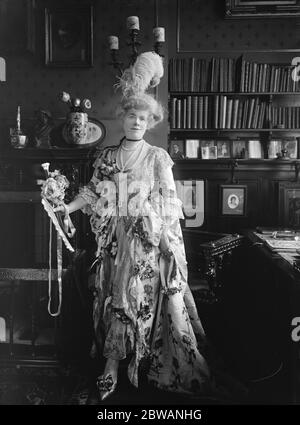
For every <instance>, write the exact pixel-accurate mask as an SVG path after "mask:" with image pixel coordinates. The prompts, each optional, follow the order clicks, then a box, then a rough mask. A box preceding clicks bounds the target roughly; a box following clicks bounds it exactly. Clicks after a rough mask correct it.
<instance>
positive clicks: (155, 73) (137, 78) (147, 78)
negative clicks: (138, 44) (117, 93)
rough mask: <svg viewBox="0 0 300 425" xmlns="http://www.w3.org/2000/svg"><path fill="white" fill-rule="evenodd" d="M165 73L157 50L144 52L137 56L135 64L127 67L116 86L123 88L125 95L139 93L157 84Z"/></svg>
mask: <svg viewBox="0 0 300 425" xmlns="http://www.w3.org/2000/svg"><path fill="white" fill-rule="evenodd" d="M163 75H164V67H163V62H162V58H161V57H160V56H159V55H158V54H157V53H155V52H144V53H141V54H140V55H139V56H138V57H137V59H136V61H135V63H134V65H131V66H130V67H129V68H127V69H125V71H124V72H123V74H122V75H121V77H119V83H118V84H116V87H117V88H121V90H122V92H123V95H124V96H125V97H128V96H132V95H138V94H141V93H145V91H146V90H147V89H148V88H151V87H155V86H157V85H158V84H159V82H160V79H161V78H162V76H163Z"/></svg>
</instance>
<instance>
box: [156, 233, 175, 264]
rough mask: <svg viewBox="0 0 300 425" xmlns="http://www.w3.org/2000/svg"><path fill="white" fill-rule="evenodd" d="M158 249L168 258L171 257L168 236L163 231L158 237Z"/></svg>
mask: <svg viewBox="0 0 300 425" xmlns="http://www.w3.org/2000/svg"><path fill="white" fill-rule="evenodd" d="M159 249H160V251H161V254H162V255H163V256H164V257H166V258H167V259H170V258H171V257H172V255H173V253H172V251H171V249H170V242H169V238H168V236H167V235H166V234H165V233H164V232H163V233H162V235H161V238H160V242H159Z"/></svg>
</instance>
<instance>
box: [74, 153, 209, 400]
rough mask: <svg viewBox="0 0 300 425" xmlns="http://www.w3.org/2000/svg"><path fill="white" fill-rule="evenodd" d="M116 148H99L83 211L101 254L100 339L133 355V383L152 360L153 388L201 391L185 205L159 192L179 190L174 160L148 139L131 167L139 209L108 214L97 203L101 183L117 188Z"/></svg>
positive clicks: (111, 349)
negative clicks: (171, 205) (163, 245)
mask: <svg viewBox="0 0 300 425" xmlns="http://www.w3.org/2000/svg"><path fill="white" fill-rule="evenodd" d="M117 149H118V146H114V147H108V148H105V149H104V150H103V152H101V153H100V155H99V157H98V158H97V159H96V161H95V162H94V168H95V171H94V174H93V176H92V178H91V181H90V183H88V184H87V185H86V187H85V188H83V189H82V193H83V197H84V198H85V199H86V200H87V201H88V202H89V205H88V208H84V209H83V211H84V212H86V213H88V214H91V218H90V221H91V227H92V230H93V232H94V233H95V238H96V242H97V251H96V257H97V258H99V259H100V261H99V262H98V265H97V272H96V280H95V292H94V293H95V299H94V306H93V318H94V326H95V333H96V337H97V341H98V345H99V346H100V349H101V350H103V355H104V357H111V358H114V359H119V360H121V359H124V358H126V357H127V355H128V354H132V359H131V361H130V364H129V366H128V377H129V379H130V381H131V382H132V383H133V384H134V385H135V386H138V370H139V365H140V363H141V362H142V361H144V360H145V359H146V358H147V359H149V372H148V379H149V381H150V382H151V383H152V384H153V385H155V386H156V387H158V388H160V389H165V390H169V391H176V392H185V393H191V392H192V393H194V392H199V393H201V392H202V391H203V389H204V387H205V385H206V383H207V382H208V381H209V379H210V374H209V370H208V367H207V364H206V361H205V359H204V357H203V355H202V354H201V352H200V351H199V346H200V345H201V342H203V341H205V334H204V331H203V328H202V325H201V322H200V319H199V316H198V314H197V309H196V306H195V302H194V299H193V297H192V294H191V291H190V289H189V287H188V285H187V264H186V258H185V251H184V245H183V239H182V232H181V227H180V223H179V218H181V217H182V211H181V209H180V202H177V201H176V199H175V201H176V202H175V205H176V208H175V209H174V211H175V213H174V211H173V213H174V214H175V215H174V214H173V215H170V213H169V211H170V210H169V209H168V205H167V201H166V199H165V198H164V196H165V195H164V193H165V192H164V190H161V189H162V187H168V188H170V189H171V190H172V191H173V192H174V194H175V195H176V188H175V183H174V179H173V177H172V172H171V171H170V167H172V165H173V161H172V160H171V158H170V156H169V155H168V154H167V152H166V151H165V150H164V149H162V148H158V147H154V146H150V145H148V152H147V155H146V156H145V157H144V158H143V159H142V160H141V161H142V163H140V164H139V165H138V166H136V167H135V168H134V169H132V170H128V171H127V177H128V184H130V183H131V182H132V181H141V182H143V187H142V190H141V193H140V194H139V195H140V196H141V198H140V199H142V200H143V202H144V203H143V204H142V206H141V211H140V214H137V215H131V214H130V211H129V215H127V216H118V214H115V215H111V214H110V213H111V212H112V210H109V211H107V210H105V211H101V210H100V209H99V202H98V201H97V198H99V197H100V196H101V187H102V185H101V181H104V180H110V181H111V182H114V183H116V186H117V181H118V168H117V164H116V162H115V158H116V153H117ZM157 183H158V184H157ZM116 198H117V199H118V193H116ZM175 198H176V196H175ZM114 212H115V211H114ZM145 212H147V214H144V213H145ZM162 212H164V214H163V213H162ZM162 231H165V232H166V233H167V236H168V238H169V240H170V248H171V251H172V258H171V259H169V260H167V259H166V258H164V256H162V255H161V252H160V249H159V240H160V237H161V233H162ZM154 319H155V320H154ZM203 345H204V343H203Z"/></svg>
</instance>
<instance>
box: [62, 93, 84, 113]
mask: <svg viewBox="0 0 300 425" xmlns="http://www.w3.org/2000/svg"><path fill="white" fill-rule="evenodd" d="M58 98H59V100H61V101H62V102H64V103H67V104H68V105H69V106H70V111H71V112H85V110H86V109H91V107H92V103H91V101H90V100H89V99H83V100H80V99H78V98H77V97H76V98H75V97H74V98H71V96H70V95H69V93H66V92H65V91H63V92H60V93H59V94H58Z"/></svg>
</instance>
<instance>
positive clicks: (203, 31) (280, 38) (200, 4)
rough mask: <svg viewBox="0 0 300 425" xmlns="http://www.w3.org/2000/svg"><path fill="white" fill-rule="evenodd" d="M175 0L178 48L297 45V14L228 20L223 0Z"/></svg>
mask: <svg viewBox="0 0 300 425" xmlns="http://www.w3.org/2000/svg"><path fill="white" fill-rule="evenodd" d="M178 1H179V12H180V13H179V16H180V24H181V25H180V50H181V51H187V50H193V51H207V50H210V51H216V50H219V51H224V52H226V51H227V52H230V51H232V50H240V51H250V50H254V51H255V52H256V51H258V50H274V49H275V50H282V49H300V27H299V25H300V19H299V18H294V19H280V18H277V19H274V18H272V19H267V18H266V19H257V18H255V17H254V18H248V19H231V20H228V19H224V13H225V12H224V11H225V0H210V1H205V0H178ZM187 23H188V25H187Z"/></svg>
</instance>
